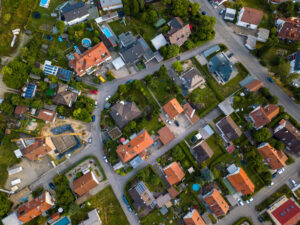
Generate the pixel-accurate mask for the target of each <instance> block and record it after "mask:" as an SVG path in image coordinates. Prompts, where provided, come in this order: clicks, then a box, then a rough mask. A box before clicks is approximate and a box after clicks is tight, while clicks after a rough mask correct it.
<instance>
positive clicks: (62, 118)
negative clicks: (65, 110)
mask: <svg viewBox="0 0 300 225" xmlns="http://www.w3.org/2000/svg"><path fill="white" fill-rule="evenodd" d="M58 118H59V119H61V120H64V119H65V118H66V117H65V116H62V115H59V116H58Z"/></svg>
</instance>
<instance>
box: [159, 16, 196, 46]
mask: <svg viewBox="0 0 300 225" xmlns="http://www.w3.org/2000/svg"><path fill="white" fill-rule="evenodd" d="M168 26H169V28H170V30H169V31H168V33H167V34H166V35H165V36H166V38H167V39H168V40H169V42H170V44H171V45H174V44H175V45H178V46H182V45H183V44H184V42H186V41H187V40H188V37H189V36H190V34H191V29H190V25H189V24H184V22H183V21H182V19H181V18H179V17H175V18H174V19H172V20H171V21H170V22H169V23H168Z"/></svg>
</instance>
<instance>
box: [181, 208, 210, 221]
mask: <svg viewBox="0 0 300 225" xmlns="http://www.w3.org/2000/svg"><path fill="white" fill-rule="evenodd" d="M183 221H184V224H185V225H206V223H205V222H204V220H203V219H202V217H201V216H200V214H199V212H198V211H197V210H196V209H193V210H192V211H190V212H188V213H187V214H186V215H185V216H184V217H183Z"/></svg>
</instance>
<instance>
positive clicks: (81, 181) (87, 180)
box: [73, 172, 99, 196]
mask: <svg viewBox="0 0 300 225" xmlns="http://www.w3.org/2000/svg"><path fill="white" fill-rule="evenodd" d="M98 184H99V182H98V181H97V179H96V177H95V175H94V173H93V172H89V173H87V174H85V175H83V176H81V177H79V178H78V179H76V180H74V181H73V188H74V192H75V193H76V194H78V195H79V196H82V195H84V194H85V193H87V192H88V191H89V190H91V189H93V188H94V187H96V186H97V185H98Z"/></svg>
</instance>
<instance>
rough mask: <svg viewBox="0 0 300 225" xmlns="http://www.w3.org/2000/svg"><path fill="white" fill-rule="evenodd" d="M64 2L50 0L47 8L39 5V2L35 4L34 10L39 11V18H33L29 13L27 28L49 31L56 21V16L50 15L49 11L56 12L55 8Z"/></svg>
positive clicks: (62, 0)
mask: <svg viewBox="0 0 300 225" xmlns="http://www.w3.org/2000/svg"><path fill="white" fill-rule="evenodd" d="M38 2H40V0H38ZM64 2H65V0H51V1H50V4H49V7H48V8H43V7H40V6H39V4H37V7H36V9H35V11H36V12H39V13H40V15H41V18H39V19H35V18H34V17H33V15H31V16H30V18H29V21H28V24H27V25H28V28H29V29H34V30H41V31H47V32H51V31H52V26H53V25H54V24H55V23H56V18H53V17H51V13H53V12H55V13H57V11H55V8H56V7H57V6H59V5H60V4H63V3H64Z"/></svg>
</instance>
